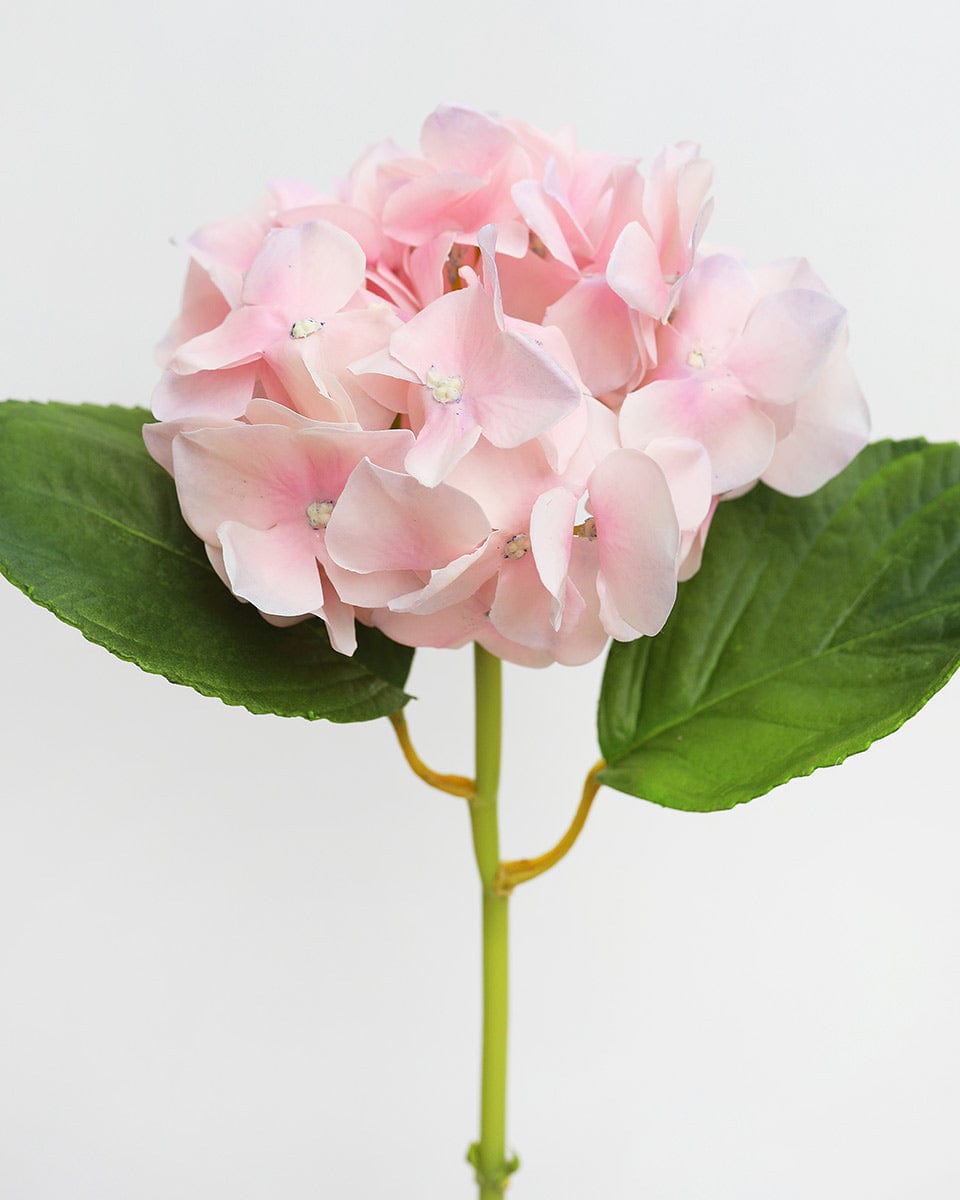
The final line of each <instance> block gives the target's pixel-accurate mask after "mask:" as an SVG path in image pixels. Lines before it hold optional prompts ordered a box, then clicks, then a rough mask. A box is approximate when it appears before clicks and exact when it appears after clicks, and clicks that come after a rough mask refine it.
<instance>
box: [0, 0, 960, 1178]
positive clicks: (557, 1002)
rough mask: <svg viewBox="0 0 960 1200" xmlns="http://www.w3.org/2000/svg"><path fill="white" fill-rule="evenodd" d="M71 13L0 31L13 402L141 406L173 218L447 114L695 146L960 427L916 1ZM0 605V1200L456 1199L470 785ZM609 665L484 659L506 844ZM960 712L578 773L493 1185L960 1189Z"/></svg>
mask: <svg viewBox="0 0 960 1200" xmlns="http://www.w3.org/2000/svg"><path fill="white" fill-rule="evenodd" d="M84 9H86V6H73V5H68V4H66V3H62V4H43V3H40V4H34V5H30V6H27V5H22V4H21V5H16V6H14V5H13V4H10V5H6V6H4V13H3V16H2V18H0V36H2V42H3V45H4V49H5V54H4V59H5V64H4V68H3V71H2V73H0V95H2V129H0V150H2V157H0V161H2V164H3V187H2V190H0V229H2V236H3V246H4V249H3V269H2V283H0V390H2V392H3V393H5V394H8V395H12V396H19V397H38V398H48V397H49V398H59V399H64V400H73V401H80V400H89V401H97V402H101V401H102V402H113V403H120V404H143V403H146V402H147V401H148V398H149V395H150V391H151V388H152V386H153V384H154V381H155V377H156V373H155V368H154V365H153V359H152V345H153V343H154V342H155V341H156V340H157V338H158V337H159V336H160V335H161V333H162V332H163V330H164V328H165V326H166V323H167V321H168V320H169V319H170V317H171V316H172V315H173V313H174V312H175V310H176V307H177V302H178V294H179V288H180V282H181V279H182V275H183V271H184V266H185V263H184V258H183V255H182V252H180V251H178V250H177V249H175V248H173V247H172V246H171V245H170V241H169V239H170V238H171V237H173V238H182V237H183V236H185V235H186V234H188V233H189V232H190V231H191V229H192V228H193V227H195V226H196V225H198V224H199V223H201V222H202V221H205V220H209V219H212V218H215V217H219V216H224V215H229V214H232V213H234V212H239V211H242V210H243V209H244V208H245V207H246V206H247V205H248V204H250V203H252V202H253V201H254V200H255V199H256V198H257V197H258V196H259V195H260V192H261V189H262V186H263V183H264V181H265V180H266V179H267V178H269V177H270V176H274V175H282V174H288V175H299V176H303V177H306V178H308V179H312V180H315V181H316V182H318V183H321V184H330V183H332V181H333V180H334V179H335V177H336V176H337V174H338V173H339V172H341V171H343V170H344V169H345V168H346V167H347V166H348V165H349V163H350V162H351V161H352V160H353V158H354V157H355V156H356V155H357V154H358V153H359V152H360V151H361V150H362V149H363V148H364V147H365V146H366V145H367V144H369V143H371V142H373V141H375V140H378V139H379V138H381V137H382V136H385V135H394V136H395V137H396V138H397V139H399V140H400V141H402V142H405V143H407V144H409V145H411V146H413V145H415V142H416V136H417V131H418V127H419V124H420V121H421V120H422V118H423V117H424V116H425V115H426V113H427V112H428V111H429V110H430V109H431V108H432V107H433V106H434V105H435V104H437V103H438V102H440V101H444V100H459V101H462V102H466V103H470V104H474V105H477V106H479V107H487V108H493V109H497V110H499V111H501V112H503V113H504V114H507V115H515V116H518V117H523V118H526V119H528V120H530V121H532V122H535V123H538V124H541V125H543V126H545V127H550V128H553V127H556V126H559V125H560V124H563V123H567V122H573V123H575V124H576V125H577V126H578V128H579V130H580V133H581V140H582V142H583V144H584V145H586V146H590V147H595V148H598V149H603V150H608V151H613V152H618V153H623V154H635V153H639V154H643V155H649V154H651V153H652V152H653V151H654V150H655V149H656V148H657V146H658V145H659V144H660V143H661V142H663V141H667V140H675V139H678V138H683V137H690V138H695V139H699V140H701V141H702V143H703V145H704V149H705V152H706V153H707V154H708V156H709V157H711V158H712V159H713V160H714V161H715V162H716V164H717V173H718V178H717V186H716V195H717V213H716V218H715V222H714V224H713V227H712V235H713V236H714V237H715V238H716V239H717V240H719V241H722V242H724V243H727V244H734V245H738V246H740V247H742V248H743V250H744V252H745V253H746V254H747V255H748V256H749V257H750V259H751V260H752V261H754V262H760V261H763V260H764V259H767V258H770V257H775V256H779V255H781V254H792V253H804V254H807V255H808V256H809V257H810V258H811V259H812V261H813V264H814V266H815V267H816V268H817V269H818V270H819V271H820V273H821V274H822V275H823V276H824V277H825V279H826V280H827V281H828V283H829V284H830V285H831V287H832V288H833V289H834V291H835V292H836V294H837V295H838V296H839V297H840V298H841V299H842V300H843V301H844V303H845V304H846V305H847V306H848V308H849V310H850V314H851V317H850V320H851V327H852V331H853V344H852V353H853V358H854V361H855V364H856V367H857V369H858V372H859V374H860V377H861V379H862V382H863V385H864V387H865V390H866V392H867V394H868V397H869V399H870V401H871V403H872V406H873V412H874V415H875V426H876V433H877V435H878V436H909V435H913V434H925V435H927V436H928V437H930V438H933V439H938V438H939V439H943V438H952V437H955V436H956V435H957V433H958V430H960V419H958V411H957V369H956V367H957V357H958V330H960V308H958V292H957V283H956V281H957V279H958V274H960V272H958V267H960V262H958V251H957V241H956V206H957V194H958V185H960V171H958V150H957V140H956V114H957V112H958V111H960V94H958V86H957V82H956V80H957V74H956V66H955V62H956V41H957V32H958V30H957V26H956V18H955V10H954V8H953V6H952V5H948V4H947V3H946V2H945V0H944V2H942V3H936V2H934V0H915V2H914V3H912V4H910V5H909V6H907V5H876V4H872V5H869V6H868V5H866V4H856V3H853V4H845V3H837V2H824V0H813V2H807V3H805V4H803V5H802V6H801V5H793V4H790V5H785V4H778V3H773V4H767V5H763V6H759V5H756V4H755V3H753V2H749V3H747V2H743V0H737V2H734V3H729V2H728V3H726V4H716V3H711V4H707V3H702V4H701V3H684V2H683V0H677V2H674V3H672V4H670V5H657V6H654V5H653V4H647V3H643V4H637V5H630V6H627V5H622V4H615V3H612V2H610V0H593V2H592V3H591V4H589V5H576V4H574V3H572V2H571V0H557V2H556V3H554V4H552V5H536V6H532V5H530V6H525V5H522V4H520V5H511V4H507V3H501V2H493V3H488V4H485V5H478V4H474V3H460V4H458V5H449V4H448V5H443V6H440V5H437V6H434V5H432V4H428V3H426V0H416V2H415V3H411V4H402V3H397V4H388V3H386V0H372V2H369V3H366V4H349V5H348V4H344V5H336V6H334V5H326V4H323V3H320V4H313V5H310V4H283V5H272V6H265V5H261V4H257V5H254V4H253V3H251V2H249V0H234V2H232V3H225V2H224V3H215V2H214V0H191V2H190V3H184V2H182V0H175V2H173V3H167V4H161V5H143V4H128V3H120V2H119V0H105V2H104V3H101V4H99V5H97V6H95V7H94V6H91V7H89V9H87V10H86V11H84ZM144 586H147V587H148V586H149V581H144ZM0 612H2V619H3V625H2V633H0V645H2V651H3V659H2V661H3V689H2V691H3V695H2V743H0V745H2V772H0V776H2V791H3V795H2V800H0V1198H2V1200H221V1198H222V1200H277V1198H278V1197H282V1198H283V1200H315V1198H326V1197H337V1198H341V1197H342V1198H343V1200H361V1198H362V1200H368V1198H373V1197H381V1196H390V1197H392V1198H394V1200H434V1198H437V1200H439V1198H441V1197H442V1198H443V1200H455V1198H464V1200H466V1198H467V1197H469V1196H471V1195H472V1194H473V1189H472V1184H471V1181H470V1174H469V1171H468V1168H467V1167H466V1165H465V1164H464V1163H463V1161H462V1157H463V1153H464V1151H465V1149H466V1146H467V1144H468V1142H469V1141H470V1140H471V1139H472V1138H473V1137H474V1136H475V1124H476V1073H477V1058H478V1046H479V1009H478V983H479V981H478V948H477V938H478V904H477V895H476V888H475V884H474V878H473V867H472V862H471V858H470V852H469V838H468V823H467V818H466V814H465V813H464V811H463V809H462V806H461V804H460V803H459V802H458V801H456V800H454V799H452V798H449V797H445V796H441V795H439V794H435V793H432V792H430V791H428V790H427V789H426V788H425V787H424V786H423V785H421V784H420V783H419V782H418V781H416V780H415V779H413V777H412V776H409V775H408V774H407V773H406V771H405V769H404V768H403V767H402V766H401V762H400V759H399V756H398V754H397V753H396V751H395V748H394V745H393V744H392V741H391V734H390V730H389V727H388V726H387V724H386V722H381V723H379V724H376V725H372V726H355V727H349V728H338V727H332V726H328V725H325V724H319V725H315V726H310V725H308V724H306V723H303V722H300V721H289V722H284V721H282V720H279V719H271V718H264V717H258V718H254V717H252V716H250V715H249V714H247V713H246V712H244V711H238V710H233V709H228V708H225V707H224V706H223V705H221V704H219V703H218V702H216V701H213V700H209V699H203V698H201V697H199V696H197V695H195V694H194V693H192V692H190V691H186V690H182V689H178V688H175V687H173V686H171V685H170V684H168V683H166V682H165V681H164V680H162V679H159V678H154V677H150V676H146V675H143V674H141V673H139V672H138V671H137V670H136V669H135V668H134V667H132V666H129V665H127V664H124V663H120V662H117V661H115V660H113V659H112V658H111V657H110V656H109V655H108V654H107V653H106V652H105V651H103V650H101V649H99V648H97V647H94V646H91V645H88V644H87V643H86V642H84V641H83V639H82V638H81V637H80V635H79V634H77V633H76V632H75V631H73V630H71V629H67V628H66V627H64V626H61V625H59V624H58V623H57V622H56V621H55V620H54V619H53V617H51V616H50V615H49V614H47V613H46V612H43V611H41V610H39V609H36V608H34V607H33V606H31V605H30V603H29V602H28V601H27V600H26V599H25V598H24V597H22V596H21V595H20V594H19V593H17V592H15V591H14V590H13V589H12V588H10V587H7V586H6V585H4V586H2V587H0ZM798 619H802V614H798ZM469 671H470V660H469V652H467V651H464V652H458V653H441V652H427V653H423V654H421V655H420V656H419V658H418V660H417V663H416V666H415V668H414V673H413V678H412V686H413V690H414V691H415V692H416V693H417V694H418V695H419V696H420V697H421V700H420V701H419V702H418V703H417V704H416V705H415V706H411V709H410V719H411V724H412V727H413V730H414V733H415V737H416V739H417V741H418V743H419V744H420V746H421V748H422V750H423V753H424V754H425V756H426V757H427V758H428V759H429V761H430V762H431V763H434V764H435V765H436V766H438V767H441V768H445V769H448V770H459V771H469V769H470V754H471V751H470V745H469V739H470V723H471V702H470V691H469V688H470V682H469ZM599 677H600V664H595V665H594V666H592V667H587V668H581V669H578V670H575V671H574V670H566V669H563V668H553V669H551V670H549V671H547V672H542V673H537V672H523V671H521V670H518V669H508V670H507V673H506V686H507V746H506V753H505V775H504V796H503V801H504V803H503V807H504V848H505V852H506V854H507V855H508V856H517V855H524V854H532V853H537V852H540V851H541V850H543V849H545V848H546V847H547V846H548V845H549V844H551V843H552V842H553V841H554V840H555V838H556V837H557V836H558V835H559V834H560V832H561V831H562V829H563V828H564V827H565V825H566V823H567V821H568V819H569V817H570V815H571V813H572V811H573V808H574V806H575V803H576V799H577V795H578V791H579V787H580V781H581V779H582V776H583V773H584V771H585V770H586V769H587V767H589V765H590V764H591V763H592V762H593V760H594V759H595V758H596V755H597V750H596V743H595V736H594V732H593V713H594V704H595V697H596V694H597V689H598V683H599ZM958 716H960V691H958V686H957V685H956V683H954V685H953V686H952V687H948V688H947V690H946V691H945V692H944V693H943V694H941V695H940V696H939V697H937V698H936V699H935V700H934V701H933V702H932V703H931V704H930V706H929V708H928V709H927V710H926V711H925V712H924V713H923V714H922V715H921V716H919V717H918V718H916V720H915V721H914V722H912V723H911V724H910V725H909V726H908V727H907V728H905V729H904V730H902V731H901V732H900V733H898V734H897V735H895V736H894V737H892V738H890V739H888V740H887V741H886V742H884V743H881V744H880V745H879V746H877V747H875V748H874V749H873V750H872V751H871V752H870V753H869V754H868V755H865V756H860V757H858V758H855V759H853V760H851V761H850V762H849V763H848V764H847V765H846V766H844V767H842V768H840V769H837V770H831V771H823V772H819V773H818V774H816V775H815V776H814V777H812V778H810V779H804V780H801V781H798V782H796V783H794V784H792V785H790V786H788V787H785V788H783V789H781V790H780V791H779V792H777V793H775V794H773V795H771V796H768V797H766V798H764V799H762V800H758V801H756V802H755V803H754V804H752V805H749V806H747V807H744V808H741V809H739V810H736V811H733V812H730V813H727V814H721V815H716V816H708V817H705V816H687V815H683V814H679V813H673V812H668V811H664V810H660V809H657V808H655V807H653V806H651V805H647V804H644V803H643V802H641V801H638V800H633V799H629V798H627V797H624V796H619V795H617V794H614V793H608V792H602V793H601V795H600V798H599V800H598V802H597V805H596V811H595V812H594V814H593V815H592V816H591V819H590V822H589V825H588V827H587V830H586V832H585V834H584V835H583V838H582V841H581V843H580V844H579V845H578V846H577V848H576V850H575V851H574V853H573V854H572V855H571V856H570V858H569V860H568V861H567V862H566V863H564V864H563V866H562V867H561V868H559V869H557V870H556V871H555V872H554V873H552V874H551V875H550V876H548V877H546V878H544V879H542V880H540V881H537V882H535V883H533V884H531V885H529V887H526V888H524V889H522V890H521V891H520V892H518V894H517V896H516V900H515V904H514V945H513V978H514V983H515V994H514V1003H513V1026H512V1079H511V1108H510V1130H511V1139H512V1141H513V1142H514V1144H515V1145H516V1147H517V1149H518V1150H519V1151H520V1153H521V1156H522V1157H523V1160H524V1166H523V1169H522V1172H521V1174H520V1175H519V1176H518V1177H517V1180H516V1182H515V1185H514V1187H513V1189H512V1191H511V1195H513V1194H515V1195H516V1198H517V1200H567V1198H569V1200H587V1198H592V1197H602V1198H603V1200H632V1198H634V1197H644V1198H645V1200H801V1198H803V1200H807V1198H808V1197H810V1196H816V1197H818V1200H902V1198H904V1197H923V1200H950V1198H951V1197H954V1196H956V1195H957V1194H960V1147H958V1143H957V1140H956V1137H955V1134H956V1128H957V1122H958V1116H960V1103H958V1101H960V1083H958V1069H960V1032H958V1029H960V1025H958V1022H957V1019H956V1018H957V1003H958V992H960V956H958V948H957V917H958V910H960V904H958V895H960V892H958V889H960V885H958V872H957V866H956V863H957V845H958V834H960V815H958V798H960V797H958V788H957V782H956V780H957V771H956V752H957V732H958V729H957V724H958Z"/></svg>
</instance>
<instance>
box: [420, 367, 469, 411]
mask: <svg viewBox="0 0 960 1200" xmlns="http://www.w3.org/2000/svg"><path fill="white" fill-rule="evenodd" d="M427 387H428V388H430V390H431V391H432V392H433V398H434V400H436V401H438V403H440V404H453V403H455V402H456V401H457V400H459V399H460V397H461V396H462V395H463V376H462V375H441V374H440V372H439V371H438V370H437V369H436V368H435V367H431V368H430V370H429V371H428V372H427Z"/></svg>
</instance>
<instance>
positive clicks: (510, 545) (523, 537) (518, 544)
mask: <svg viewBox="0 0 960 1200" xmlns="http://www.w3.org/2000/svg"><path fill="white" fill-rule="evenodd" d="M529 549H530V537H529V535H528V534H526V533H515V534H514V535H513V537H512V538H511V539H510V540H509V542H507V544H506V545H505V546H504V548H503V557H504V558H523V556H524V555H525V554H526V552H527V551H528V550H529Z"/></svg>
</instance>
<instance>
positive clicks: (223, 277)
mask: <svg viewBox="0 0 960 1200" xmlns="http://www.w3.org/2000/svg"><path fill="white" fill-rule="evenodd" d="M263 237H264V229H263V226H262V225H261V224H260V223H259V221H251V220H249V219H247V218H245V217H239V218H235V219H233V220H226V221H216V222H214V223H212V224H210V225H204V226H203V227H202V228H200V229H198V230H197V232H196V233H195V234H194V235H193V236H192V237H191V238H190V240H189V241H188V242H187V246H188V247H189V249H190V253H191V254H192V255H193V257H194V259H195V260H196V261H197V262H198V263H199V264H200V266H202V267H203V269H204V270H205V271H206V272H207V273H208V274H209V276H210V278H211V280H212V281H213V282H214V283H215V284H216V286H217V288H218V289H219V291H220V292H221V294H222V295H223V297H224V298H225V299H226V300H227V302H228V303H229V304H230V306H231V307H233V308H236V307H237V305H238V304H239V303H240V290H241V287H242V285H243V276H244V272H245V271H246V270H247V268H248V267H249V266H250V264H251V263H252V262H253V260H254V259H255V258H256V256H257V252H258V251H259V249H260V247H261V245H262V244H263Z"/></svg>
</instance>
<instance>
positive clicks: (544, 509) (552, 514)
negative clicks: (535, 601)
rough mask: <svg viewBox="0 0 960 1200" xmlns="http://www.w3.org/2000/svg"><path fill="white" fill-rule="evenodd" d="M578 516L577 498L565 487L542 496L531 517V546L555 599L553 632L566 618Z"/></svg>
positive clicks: (544, 584) (538, 567)
mask: <svg viewBox="0 0 960 1200" xmlns="http://www.w3.org/2000/svg"><path fill="white" fill-rule="evenodd" d="M576 514H577V497H576V496H575V495H574V494H573V493H572V492H568V491H567V489H566V488H563V487H556V488H551V489H550V491H548V492H543V493H542V494H541V495H539V496H538V497H537V499H536V502H535V503H534V506H533V511H532V512H531V514H530V547H531V549H532V551H533V561H534V562H535V563H536V567H537V571H538V572H539V575H540V581H541V583H542V584H543V586H544V587H545V588H546V590H547V591H548V592H549V593H550V595H551V596H552V597H553V603H552V604H551V606H550V623H551V625H552V626H553V628H554V629H559V628H560V622H561V619H562V617H563V605H564V597H565V590H566V581H567V574H568V571H569V568H570V552H571V550H572V549H573V526H574V523H575V521H576Z"/></svg>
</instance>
